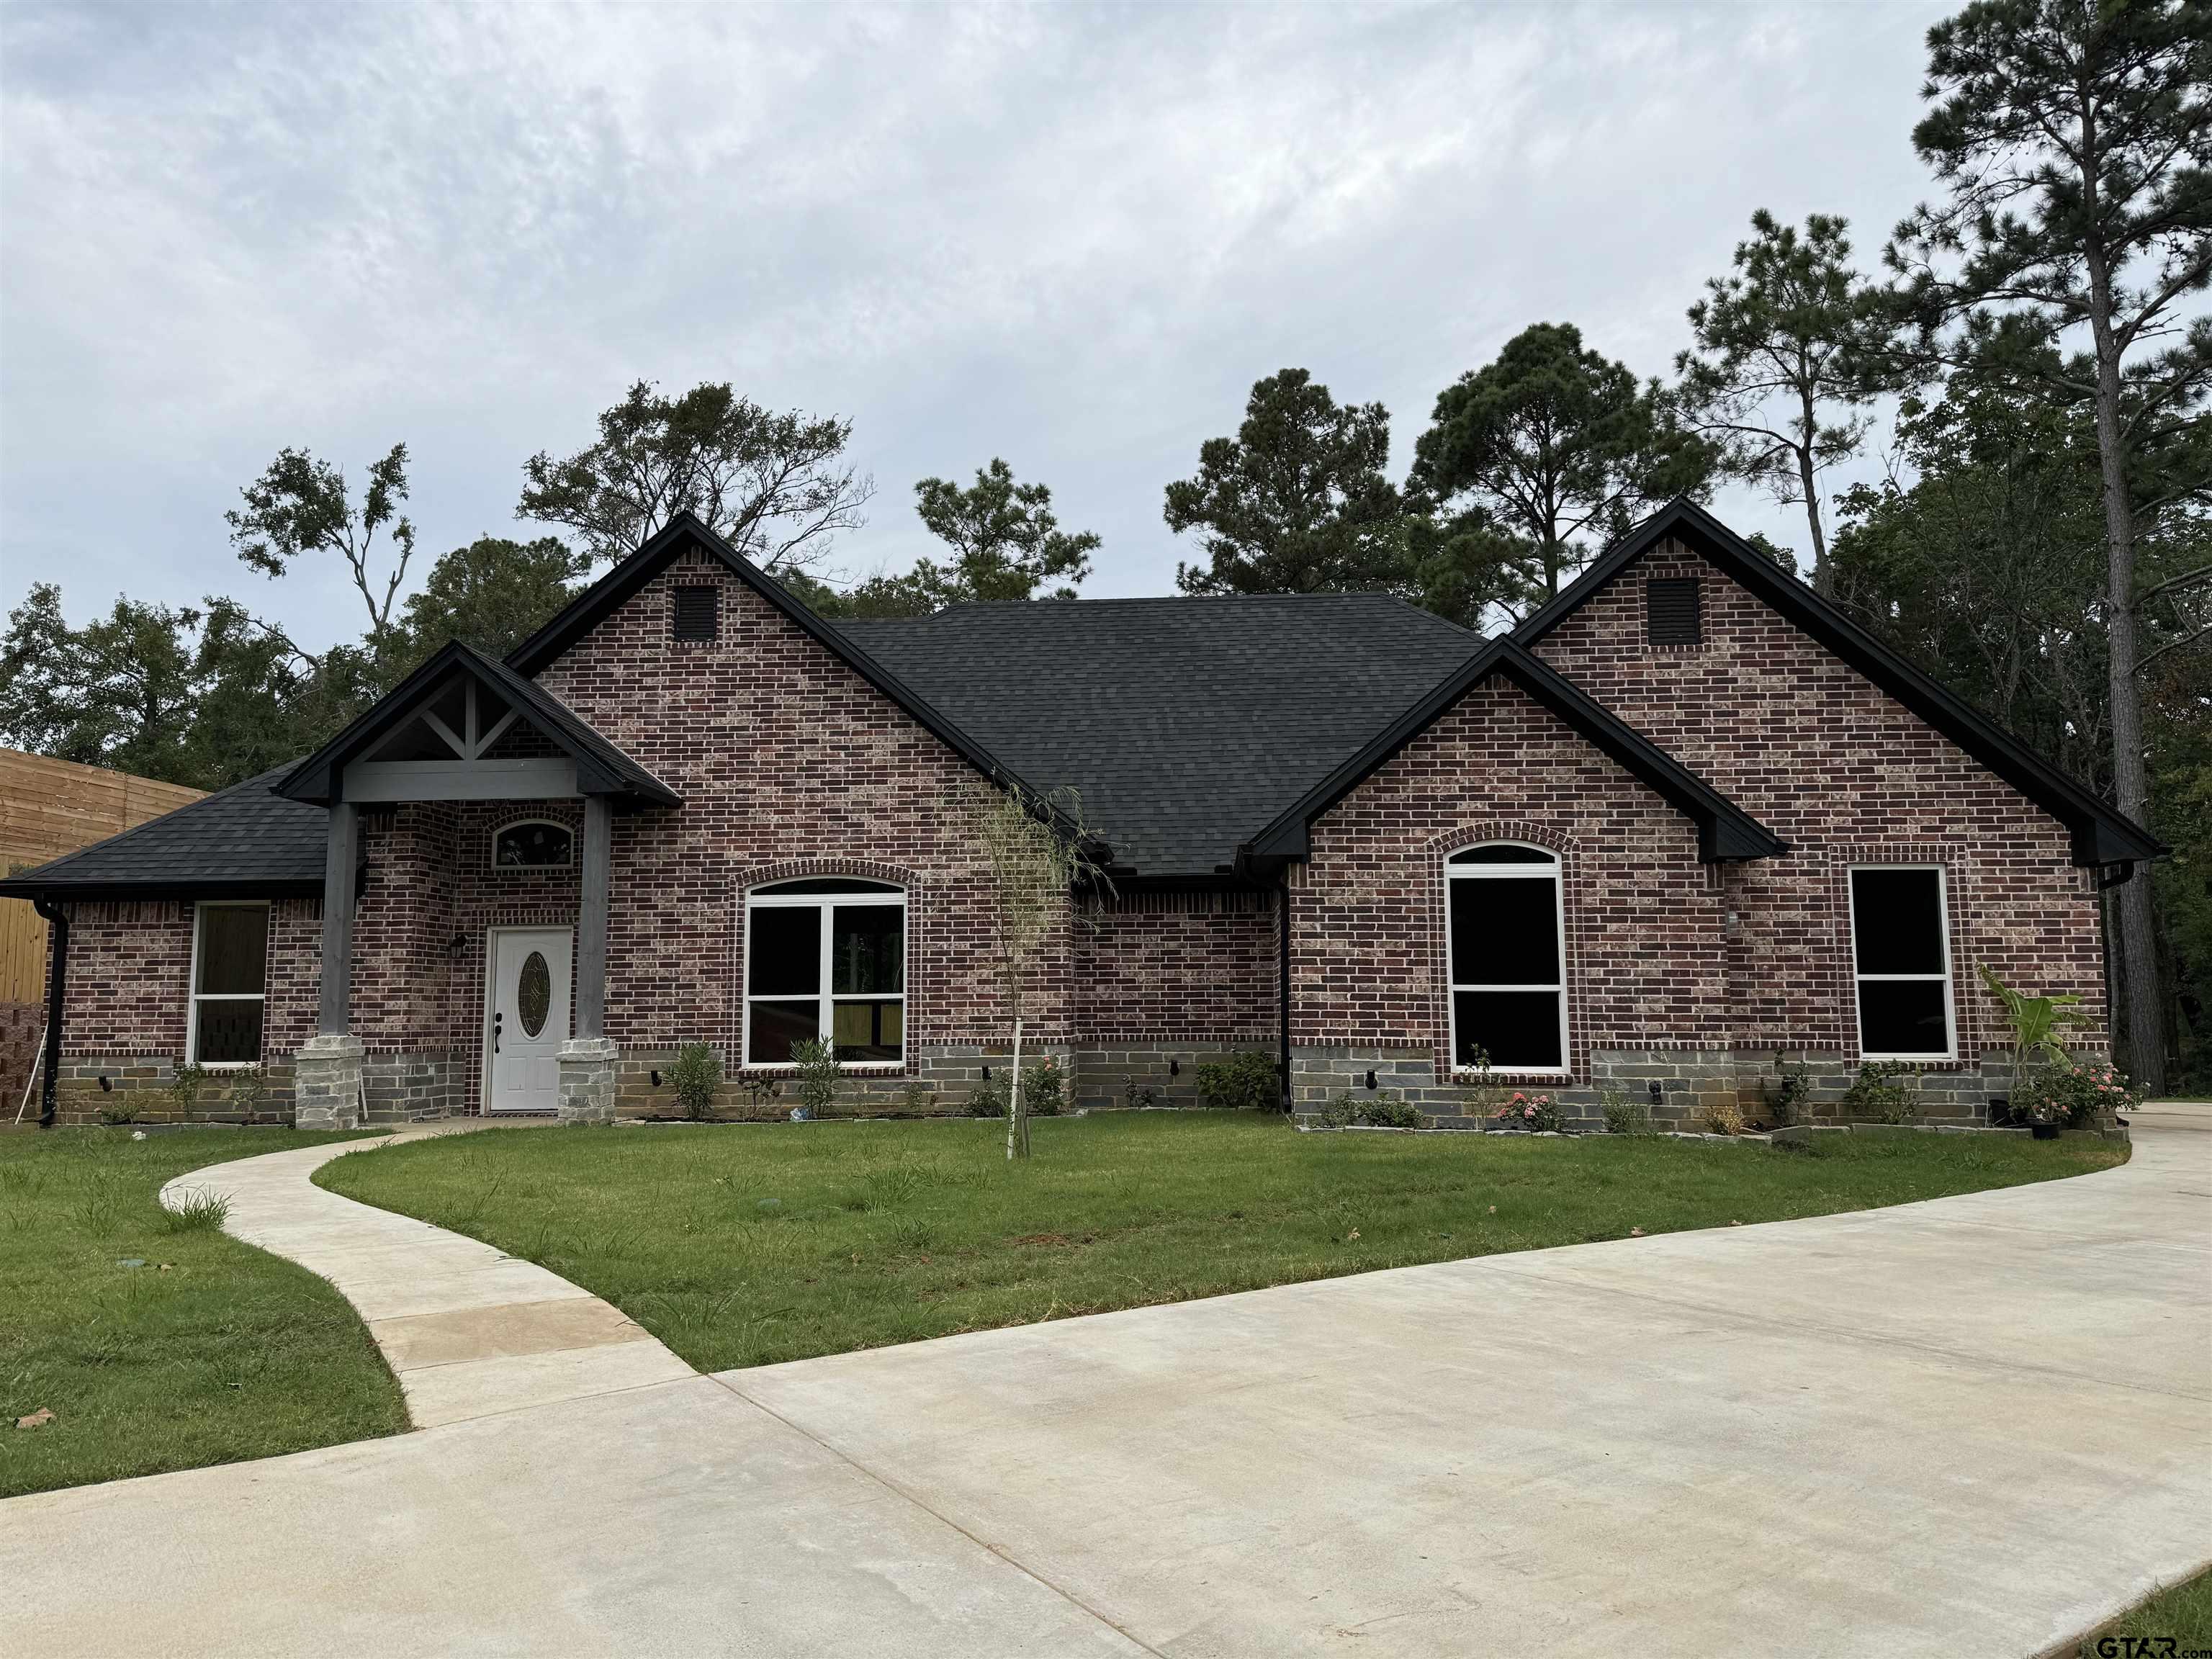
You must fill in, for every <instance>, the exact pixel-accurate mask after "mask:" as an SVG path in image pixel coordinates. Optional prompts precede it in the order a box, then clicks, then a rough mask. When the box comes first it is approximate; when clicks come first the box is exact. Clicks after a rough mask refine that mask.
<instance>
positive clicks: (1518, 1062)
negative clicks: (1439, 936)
mask: <svg viewBox="0 0 2212 1659" xmlns="http://www.w3.org/2000/svg"><path fill="white" fill-rule="evenodd" d="M1444 907H1445V908H1444V931H1445V945H1446V954H1447V956H1448V957H1449V961H1450V963H1451V1053H1452V1066H1453V1067H1454V1069H1455V1070H1465V1069H1471V1068H1473V1067H1476V1066H1480V1065H1482V1064H1483V1062H1484V1061H1485V1060H1487V1061H1488V1062H1489V1064H1490V1065H1491V1066H1493V1067H1495V1068H1496V1069H1497V1070H1498V1071H1501V1072H1559V1073H1564V1072H1565V1070H1566V1068H1567V987H1566V958H1567V951H1566V929H1565V921H1564V917H1563V915H1562V911H1561V905H1560V890H1559V854H1556V853H1553V852H1550V851H1547V849H1546V848H1541V847H1530V846H1526V845H1524V844H1522V843H1521V842H1485V843H1484V844H1483V845H1481V846H1480V847H1468V848H1462V849H1461V850H1460V851H1458V852H1456V853H1454V854H1452V855H1451V856H1450V857H1449V859H1447V860H1445V861H1444Z"/></svg>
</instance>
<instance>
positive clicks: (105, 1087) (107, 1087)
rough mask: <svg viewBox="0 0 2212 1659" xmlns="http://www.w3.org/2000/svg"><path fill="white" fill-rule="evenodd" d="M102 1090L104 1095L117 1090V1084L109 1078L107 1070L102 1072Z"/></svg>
mask: <svg viewBox="0 0 2212 1659" xmlns="http://www.w3.org/2000/svg"><path fill="white" fill-rule="evenodd" d="M114 1092H115V1085H113V1084H112V1083H111V1082H109V1081H108V1080H107V1073H105V1072H102V1073H100V1093H102V1094H104V1095H112V1094H113V1093H114Z"/></svg>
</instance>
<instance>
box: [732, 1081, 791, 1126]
mask: <svg viewBox="0 0 2212 1659" xmlns="http://www.w3.org/2000/svg"><path fill="white" fill-rule="evenodd" d="M740 1086H742V1087H743V1088H744V1091H745V1110H746V1111H747V1112H748V1113H749V1114H750V1115H752V1116H754V1117H764V1116H767V1115H769V1114H770V1112H771V1110H772V1109H773V1108H774V1107H775V1099H776V1097H777V1096H778V1095H780V1094H781V1093H782V1092H783V1085H782V1083H781V1082H780V1081H779V1080H778V1079H775V1078H772V1077H766V1076H763V1075H761V1074H759V1073H755V1074H754V1075H753V1076H751V1077H749V1078H746V1079H744V1083H743V1084H742V1085H740Z"/></svg>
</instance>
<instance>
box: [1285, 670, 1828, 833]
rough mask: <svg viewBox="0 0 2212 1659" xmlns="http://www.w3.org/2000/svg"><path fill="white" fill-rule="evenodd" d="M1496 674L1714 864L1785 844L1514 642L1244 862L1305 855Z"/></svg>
mask: <svg viewBox="0 0 2212 1659" xmlns="http://www.w3.org/2000/svg"><path fill="white" fill-rule="evenodd" d="M1492 676H1501V677H1503V678H1506V679H1509V680H1511V681H1512V682H1513V683H1514V684H1516V685H1518V686H1519V687H1520V688H1521V689H1522V690H1523V691H1525V692H1527V693H1528V695H1529V696H1531V697H1533V698H1534V699H1535V701H1536V702H1539V703H1541V704H1542V705H1543V706H1544V707H1545V708H1548V709H1550V710H1551V711H1552V712H1553V714H1556V715H1558V716H1559V718H1560V719H1561V720H1564V721H1565V722H1566V724H1567V725H1569V726H1572V727H1573V728H1574V729H1575V730H1576V731H1577V732H1581V733H1582V734H1583V736H1584V737H1585V738H1589V741H1590V743H1591V744H1592V745H1593V746H1594V747H1595V748H1596V749H1597V750H1599V751H1600V752H1601V753H1602V754H1604V755H1607V756H1608V757H1611V758H1612V759H1613V760H1615V761H1618V762H1619V763H1620V764H1621V765H1622V766H1623V767H1625V768H1626V769H1627V770H1628V771H1629V772H1630V773H1631V774H1632V775H1634V776H1636V777H1637V778H1638V779H1639V780H1641V781H1643V782H1644V783H1645V784H1646V785H1648V786H1649V787H1651V788H1652V789H1654V790H1656V792H1657V793H1659V794H1661V795H1662V796H1663V797H1665V798H1666V799H1668V801H1670V802H1671V803H1673V805H1674V806H1675V807H1676V808H1677V809H1679V810H1680V811H1681V812H1682V813H1683V815H1684V816H1685V817H1688V818H1689V819H1690V821H1691V822H1692V823H1693V824H1695V825H1696V826H1697V831H1698V856H1699V858H1700V859H1702V860H1705V861H1706V862H1708V863H1711V862H1715V861H1717V860H1729V859H1761V858H1774V857H1778V856H1779V855H1780V854H1784V853H1786V852H1788V851H1789V850H1790V848H1789V846H1788V844H1787V843H1786V842H1783V841H1781V840H1780V839H1778V837H1777V836H1775V835H1774V834H1773V832H1772V831H1771V830H1769V829H1767V828H1766V827H1765V825H1764V824H1762V823H1759V821H1758V820H1757V819H1755V818H1753V817H1752V816H1751V815H1750V814H1749V813H1747V812H1746V811H1744V810H1743V809H1742V808H1741V807H1740V806H1738V805H1735V802H1733V801H1731V800H1729V799H1728V798H1727V797H1726V796H1725V795H1723V794H1722V793H1720V792H1719V791H1718V790H1717V789H1715V788H1713V787H1711V785H1710V784H1708V783H1706V782H1705V781H1704V780H1703V779H1702V778H1699V776H1698V775H1696V774H1695V773H1693V772H1692V771H1690V769H1688V768H1686V767H1685V766H1684V765H1682V763H1680V762H1679V761H1677V760H1676V759H1674V757H1673V756H1671V755H1669V754H1668V753H1667V752H1666V751H1665V750H1662V749H1660V748H1659V747H1657V746H1656V744H1653V743H1651V742H1650V740H1649V739H1648V738H1644V736H1643V735H1642V734H1641V733H1639V732H1634V731H1632V730H1631V729H1630V728H1629V727H1628V726H1625V725H1623V724H1622V723H1621V722H1620V720H1617V719H1616V718H1614V717H1613V715H1612V714H1608V713H1607V711H1606V710H1605V709H1603V708H1600V707H1599V706H1598V705H1597V704H1596V703H1595V702H1592V701H1591V700H1590V699H1589V697H1588V696H1584V695H1583V693H1582V692H1581V691H1579V690H1577V689H1576V688H1575V686H1574V685H1573V684H1571V683H1570V682H1569V681H1567V680H1565V679H1564V678H1561V677H1560V676H1559V673H1558V672H1557V671H1554V670H1553V669H1551V668H1549V667H1547V665H1544V664H1543V663H1541V662H1540V661H1538V660H1537V659H1535V658H1534V657H1533V656H1531V655H1529V653H1528V652H1527V651H1525V650H1523V649H1522V647H1520V646H1519V645H1518V644H1516V642H1515V641H1512V640H1511V639H1510V638H1509V639H1496V640H1492V641H1490V642H1489V643H1488V644H1486V645H1485V646H1483V647H1481V649H1480V650H1478V651H1476V652H1475V653H1474V654H1473V655H1472V656H1470V657H1469V658H1468V659H1467V661H1466V662H1465V663H1464V664H1463V665H1462V666H1461V667H1460V668H1459V670H1458V671H1456V672H1455V673H1453V674H1451V675H1449V676H1448V677H1446V678H1444V679H1443V681H1442V682H1441V683H1439V684H1437V686H1436V687H1435V689H1434V690H1431V692H1430V693H1429V694H1428V695H1427V696H1425V697H1423V698H1422V699H1421V700H1420V701H1419V702H1416V703H1415V704H1413V707H1412V708H1408V709H1407V710H1406V711H1405V712H1404V713H1403V714H1401V715H1400V716H1399V717H1398V718H1397V719H1396V720H1394V721H1392V722H1391V723H1390V724H1389V726H1386V727H1384V728H1383V730H1382V731H1381V732H1377V733H1376V735H1375V737H1374V738H1372V739H1371V740H1370V742H1369V743H1367V744H1365V745H1364V747H1363V748H1362V749H1361V750H1359V751H1358V753H1357V754H1355V755H1353V756H1352V757H1350V758H1349V759H1348V760H1346V762H1345V763H1343V764H1342V765H1340V766H1339V767H1338V768H1336V769H1335V770H1334V771H1333V772H1331V773H1330V774H1329V775H1328V776H1327V777H1325V778H1323V779H1322V781H1320V782H1319V783H1317V784H1316V785H1315V786H1314V787H1313V788H1311V789H1310V790H1309V791H1308V792H1307V793H1305V795H1304V796H1303V797H1302V798H1301V799H1299V800H1297V802H1295V803H1294V804H1293V805H1291V806H1290V807H1288V808H1287V809H1285V811H1283V812H1282V813H1280V814H1279V816H1278V817H1276V818H1275V820H1274V822H1273V823H1270V824H1269V825H1267V828H1266V829H1262V830H1261V832H1260V833H1259V835H1257V836H1255V837H1254V838H1253V839H1252V841H1251V842H1249V844H1248V845H1247V846H1246V847H1245V848H1243V860H1244V861H1245V862H1246V863H1248V864H1250V865H1254V866H1261V867H1264V866H1268V865H1271V864H1279V863H1281V862H1284V861H1286V860H1293V859H1300V858H1304V856H1305V855H1306V854H1307V852H1308V850H1309V848H1310V845H1311V831H1312V828H1313V823H1314V820H1315V819H1316V818H1318V817H1320V816H1321V815H1322V813H1324V812H1326V811H1328V809H1329V808H1330V807H1332V806H1334V805H1336V804H1337V803H1338V802H1339V801H1340V800H1342V799H1344V798H1345V797H1346V795H1348V794H1350V793H1352V790H1354V789H1355V788H1357V787H1358V786H1359V785H1360V784H1361V783H1363V782H1364V781H1366V780H1367V779H1368V778H1369V777H1370V776H1372V775H1374V774H1375V772H1376V770H1378V769H1380V768H1381V767H1382V766H1383V763H1385V762H1387V761H1389V759H1390V758H1391V757H1392V756H1394V755H1395V754H1396V753H1397V752H1398V751H1399V750H1401V749H1403V748H1404V747H1405V746H1406V745H1407V744H1409V743H1411V742H1412V741H1413V739H1414V738H1417V737H1419V735H1420V734H1421V733H1422V732H1425V731H1427V730H1428V729H1429V727H1430V726H1433V725H1435V724H1436V722H1437V720H1439V719H1441V718H1442V717H1443V714H1444V712H1445V711H1446V710H1447V709H1449V708H1451V707H1452V706H1453V705H1454V704H1455V703H1456V702H1459V700H1460V699H1461V698H1462V697H1463V696H1466V695H1467V694H1468V692H1469V691H1471V690H1474V688H1475V687H1476V686H1477V685H1480V684H1481V683H1482V682H1483V681H1485V680H1486V679H1489V678H1492Z"/></svg>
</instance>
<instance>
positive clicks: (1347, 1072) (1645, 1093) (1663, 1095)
mask: <svg viewBox="0 0 2212 1659" xmlns="http://www.w3.org/2000/svg"><path fill="white" fill-rule="evenodd" d="M1778 1058H1779V1059H1780V1060H1782V1061H1784V1062H1785V1063H1787V1064H1790V1065H1792V1066H1803V1067H1804V1068H1805V1070H1806V1073H1807V1074H1808V1084H1809V1087H1808V1092H1807V1096H1806V1098H1805V1101H1804V1103H1803V1109H1804V1110H1805V1112H1806V1113H1807V1114H1808V1120H1807V1121H1812V1122H1815V1123H1835V1122H1841V1121H1844V1117H1843V1114H1842V1111H1841V1109H1840V1108H1839V1106H1838V1102H1839V1101H1840V1100H1841V1098H1842V1097H1843V1095H1844V1091H1846V1090H1848V1089H1849V1088H1850V1086H1851V1083H1852V1081H1853V1079H1856V1078H1857V1075H1858V1069H1859V1068H1858V1064H1857V1061H1854V1060H1846V1059H1845V1058H1844V1056H1843V1055H1841V1054H1807V1053H1802V1052H1801V1053H1791V1052H1790V1051H1788V1050H1783V1051H1780V1053H1779V1054H1778V1051H1776V1050H1775V1049H1772V1048H1757V1049H1733V1048H1644V1049H1620V1048H1601V1049H1598V1050H1596V1051H1595V1052H1594V1053H1593V1054H1591V1056H1590V1061H1591V1070H1592V1073H1594V1075H1593V1077H1592V1078H1591V1079H1588V1080H1582V1081H1570V1082H1564V1083H1547V1082H1541V1081H1531V1080H1528V1079H1522V1078H1513V1079H1500V1080H1499V1081H1498V1082H1495V1083H1493V1084H1492V1085H1491V1088H1492V1091H1493V1092H1496V1091H1503V1092H1504V1093H1507V1094H1510V1093H1511V1092H1513V1091H1515V1090H1519V1091H1522V1092H1523V1093H1525V1094H1548V1095H1550V1096H1552V1097H1553V1098H1554V1099H1555V1100H1557V1101H1558V1102H1559V1106H1560V1110H1561V1115H1562V1116H1563V1117H1564V1119H1565V1121H1566V1124H1567V1126H1568V1127H1570V1128H1585V1129H1595V1128H1600V1127H1603V1124H1604V1116H1603V1112H1602V1108H1601V1103H1600V1100H1599V1091H1600V1090H1601V1089H1604V1088H1607V1087H1611V1088H1618V1089H1621V1090H1623V1091H1626V1092H1627V1093H1628V1094H1629V1095H1631V1096H1632V1097H1634V1098H1636V1099H1638V1100H1641V1101H1643V1102H1644V1103H1645V1104H1646V1105H1648V1106H1650V1109H1651V1115H1652V1118H1653V1121H1655V1122H1656V1123H1657V1124H1658V1125H1659V1126H1660V1127H1664V1128H1680V1127H1697V1126H1699V1124H1700V1123H1701V1122H1702V1121H1703V1119H1704V1115H1705V1112H1706V1111H1707V1110H1708V1109H1711V1107H1714V1106H1717V1105H1733V1106H1735V1108H1736V1109H1738V1110H1739V1111H1741V1112H1742V1113H1743V1115H1745V1116H1746V1117H1747V1118H1750V1119H1758V1118H1761V1117H1763V1116H1765V1114H1766V1112H1767V1110H1768V1102H1769V1100H1770V1099H1771V1091H1772V1090H1773V1088H1774V1086H1775V1085H1776V1084H1777V1083H1778V1081H1779V1080H1780V1079H1779V1073H1778V1069H1777V1065H1776V1061H1777V1060H1778ZM1370 1071H1371V1072H1372V1073H1374V1076H1375V1088H1374V1089H1373V1090H1372V1091H1370V1090H1369V1089H1368V1087H1367V1077H1368V1073H1370ZM1917 1075H1918V1078H1919V1085H1920V1100H1919V1115H1918V1121H1921V1122H1923V1123H1938V1124H1956V1125H1960V1126H1969V1127H1972V1126H1980V1127H1986V1126H1987V1125H1988V1123H1989V1121H1990V1105H1989V1103H1990V1098H1991V1097H1993V1096H1994V1097H2003V1096H2004V1095H2005V1094H2006V1092H2007V1091H2008V1084H2009V1079H2010V1076H2011V1073H2010V1063H2009V1060H2008V1057H2007V1055H2006V1054H2003V1053H2002V1052H1996V1053H1992V1054H1985V1055H1984V1056H1983V1058H1982V1060H1980V1062H1979V1063H1978V1064H1966V1065H1958V1064H1952V1065H1941V1064H1938V1065H1931V1066H1928V1067H1926V1068H1925V1069H1923V1070H1922V1071H1921V1072H1919V1073H1918V1074H1917ZM1655 1084H1656V1085H1657V1093H1656V1094H1654V1092H1653V1085H1655ZM1347 1091H1348V1092H1349V1093H1350V1094H1351V1095H1352V1097H1353V1099H1355V1100H1371V1099H1374V1098H1376V1097H1383V1096H1387V1097H1389V1098H1391V1099H1393V1100H1402V1101H1405V1102H1407V1103H1410V1104H1412V1105H1413V1106H1415V1107H1417V1108H1419V1109H1420V1111H1421V1112H1422V1113H1423V1114H1424V1115H1425V1116H1427V1117H1429V1118H1431V1119H1434V1120H1438V1121H1444V1122H1448V1123H1454V1124H1460V1123H1464V1124H1467V1125H1469V1126H1473V1125H1474V1124H1475V1123H1477V1122H1478V1121H1480V1119H1481V1116H1482V1106H1481V1103H1480V1090H1479V1088H1478V1087H1477V1086H1476V1085H1472V1084H1469V1083H1464V1082H1460V1081H1457V1080H1455V1079H1449V1078H1447V1079H1441V1080H1440V1079H1438V1078H1437V1070H1436V1064H1435V1061H1434V1060H1433V1058H1432V1057H1431V1050H1429V1049H1427V1048H1358V1047H1331V1048H1293V1049H1292V1050H1291V1109H1292V1110H1293V1111H1294V1112H1296V1113H1297V1114H1299V1115H1302V1116H1304V1115H1312V1114H1314V1113H1316V1112H1318V1111H1320V1110H1321V1109H1322V1107H1324V1106H1326V1105H1327V1104H1328V1103H1329V1102H1330V1101H1331V1100H1333V1099H1334V1098H1335V1097H1337V1096H1338V1095H1339V1094H1341V1093H1345V1092H1347Z"/></svg>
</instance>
